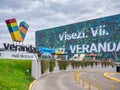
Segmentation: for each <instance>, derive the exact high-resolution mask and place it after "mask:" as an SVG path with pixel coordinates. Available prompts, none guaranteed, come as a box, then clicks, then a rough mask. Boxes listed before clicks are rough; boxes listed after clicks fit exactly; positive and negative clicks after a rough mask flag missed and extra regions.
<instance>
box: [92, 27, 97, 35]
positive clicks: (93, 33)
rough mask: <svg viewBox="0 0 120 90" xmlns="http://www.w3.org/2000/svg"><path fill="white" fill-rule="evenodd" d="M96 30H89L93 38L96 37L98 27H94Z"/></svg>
mask: <svg viewBox="0 0 120 90" xmlns="http://www.w3.org/2000/svg"><path fill="white" fill-rule="evenodd" d="M96 28H97V30H93V28H91V32H92V35H93V37H95V36H97V32H98V27H96Z"/></svg>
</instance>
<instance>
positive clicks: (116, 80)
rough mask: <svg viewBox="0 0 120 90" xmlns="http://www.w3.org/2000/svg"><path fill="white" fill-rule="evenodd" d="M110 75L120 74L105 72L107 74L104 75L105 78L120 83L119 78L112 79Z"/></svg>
mask: <svg viewBox="0 0 120 90" xmlns="http://www.w3.org/2000/svg"><path fill="white" fill-rule="evenodd" d="M109 74H120V73H112V72H105V73H104V74H103V75H104V77H106V78H108V79H110V80H113V81H115V82H118V83H120V79H117V78H114V77H112V76H109Z"/></svg>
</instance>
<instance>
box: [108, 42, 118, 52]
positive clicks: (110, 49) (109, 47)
mask: <svg viewBox="0 0 120 90" xmlns="http://www.w3.org/2000/svg"><path fill="white" fill-rule="evenodd" d="M107 47H108V52H112V51H115V48H116V43H113V44H111V43H108V44H107ZM111 47H112V48H111Z"/></svg>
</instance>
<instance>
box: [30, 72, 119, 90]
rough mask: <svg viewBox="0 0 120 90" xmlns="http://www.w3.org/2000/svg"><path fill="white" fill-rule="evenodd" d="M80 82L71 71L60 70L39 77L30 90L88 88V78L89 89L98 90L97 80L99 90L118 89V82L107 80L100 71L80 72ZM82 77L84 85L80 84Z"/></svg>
mask: <svg viewBox="0 0 120 90" xmlns="http://www.w3.org/2000/svg"><path fill="white" fill-rule="evenodd" d="M79 76H80V84H78V83H77V82H76V81H75V79H74V77H73V72H60V73H54V74H49V75H46V76H43V77H42V78H40V79H39V80H38V81H37V82H36V83H35V84H33V86H32V90H89V89H88V79H89V78H90V81H91V90H98V87H97V86H98V81H100V90H112V86H113V85H114V90H120V83H117V82H114V81H112V80H109V79H107V78H105V77H104V76H103V73H100V72H92V73H90V72H80V73H79ZM82 78H84V80H85V85H84V86H82Z"/></svg>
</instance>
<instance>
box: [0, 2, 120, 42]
mask: <svg viewBox="0 0 120 90" xmlns="http://www.w3.org/2000/svg"><path fill="white" fill-rule="evenodd" d="M119 8H120V1H119V0H29V1H27V0H20V1H18V0H1V2H0V41H1V43H2V42H4V41H5V42H12V40H11V39H10V34H9V32H8V29H7V27H6V24H5V20H6V19H10V18H16V19H17V23H18V24H19V23H20V22H21V21H26V22H27V23H28V24H29V25H30V27H29V31H28V33H27V35H26V38H25V41H24V43H25V44H27V43H28V44H35V41H34V40H35V31H36V30H42V29H46V28H51V27H57V26H61V25H66V24H71V23H76V22H81V21H86V20H90V19H95V18H100V17H105V16H110V15H114V14H120V10H119Z"/></svg>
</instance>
